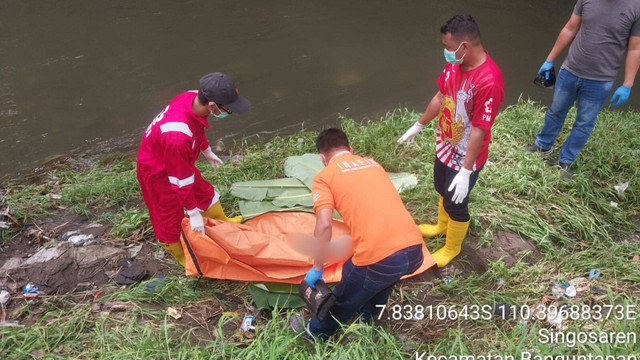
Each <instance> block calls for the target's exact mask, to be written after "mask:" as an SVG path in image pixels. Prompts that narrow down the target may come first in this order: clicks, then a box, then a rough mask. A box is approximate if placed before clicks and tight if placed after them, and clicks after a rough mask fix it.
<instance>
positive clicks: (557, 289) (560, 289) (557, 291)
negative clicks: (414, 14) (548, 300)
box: [551, 284, 567, 296]
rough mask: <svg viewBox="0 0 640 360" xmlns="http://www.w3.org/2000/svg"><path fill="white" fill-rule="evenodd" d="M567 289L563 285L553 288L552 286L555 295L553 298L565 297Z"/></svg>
mask: <svg viewBox="0 0 640 360" xmlns="http://www.w3.org/2000/svg"><path fill="white" fill-rule="evenodd" d="M566 288H567V287H565V286H562V284H555V285H553V286H551V294H553V296H562V295H564V291H565V289H566Z"/></svg>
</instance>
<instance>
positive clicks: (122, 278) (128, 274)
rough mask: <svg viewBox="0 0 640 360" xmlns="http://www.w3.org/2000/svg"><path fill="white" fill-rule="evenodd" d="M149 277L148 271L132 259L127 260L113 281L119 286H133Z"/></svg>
mask: <svg viewBox="0 0 640 360" xmlns="http://www.w3.org/2000/svg"><path fill="white" fill-rule="evenodd" d="M145 276H147V270H146V269H145V268H144V267H142V266H140V265H139V264H137V263H135V262H133V260H132V259H126V260H124V261H123V263H122V267H121V268H120V271H118V274H117V275H116V277H115V278H114V279H113V281H115V283H116V284H118V285H133V284H135V283H137V282H138V281H140V280H142V279H144V277H145Z"/></svg>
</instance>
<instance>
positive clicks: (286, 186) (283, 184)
mask: <svg viewBox="0 0 640 360" xmlns="http://www.w3.org/2000/svg"><path fill="white" fill-rule="evenodd" d="M230 190H231V195H233V196H235V197H237V198H240V199H245V200H253V201H261V200H264V199H266V198H269V197H271V198H275V197H278V196H282V195H288V194H289V193H290V192H291V191H294V190H297V191H298V192H296V194H301V193H302V192H309V191H310V190H309V189H308V188H307V187H306V186H305V185H304V184H303V183H301V182H300V181H299V180H298V179H295V178H284V179H274V180H256V181H244V182H237V183H233V184H232V185H231V189H230Z"/></svg>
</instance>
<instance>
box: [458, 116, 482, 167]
mask: <svg viewBox="0 0 640 360" xmlns="http://www.w3.org/2000/svg"><path fill="white" fill-rule="evenodd" d="M483 141H484V129H481V128H479V127H475V126H471V134H470V135H469V142H468V143H467V153H466V154H465V156H464V162H463V163H462V167H463V168H465V169H467V170H471V171H473V164H475V162H476V159H477V158H478V154H479V153H480V149H482V142H483Z"/></svg>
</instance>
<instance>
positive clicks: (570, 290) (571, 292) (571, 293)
mask: <svg viewBox="0 0 640 360" xmlns="http://www.w3.org/2000/svg"><path fill="white" fill-rule="evenodd" d="M564 294H565V295H566V296H567V297H570V298H572V297H576V295H578V291H577V290H576V287H575V286H573V285H569V286H567V288H566V289H565V291H564Z"/></svg>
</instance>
